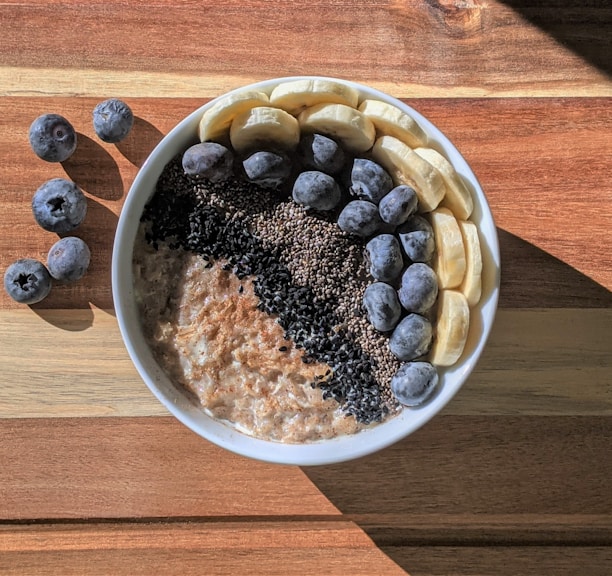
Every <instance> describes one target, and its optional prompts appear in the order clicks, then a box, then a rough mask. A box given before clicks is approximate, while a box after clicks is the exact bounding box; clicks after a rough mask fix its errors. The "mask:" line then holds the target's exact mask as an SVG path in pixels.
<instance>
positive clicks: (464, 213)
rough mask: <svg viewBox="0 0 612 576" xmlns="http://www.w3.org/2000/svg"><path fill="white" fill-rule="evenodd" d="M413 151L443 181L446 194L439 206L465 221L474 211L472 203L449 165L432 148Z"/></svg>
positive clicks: (462, 184)
mask: <svg viewBox="0 0 612 576" xmlns="http://www.w3.org/2000/svg"><path fill="white" fill-rule="evenodd" d="M414 151H415V152H416V153H417V154H418V155H419V156H420V157H421V158H423V159H424V160H426V161H427V162H429V163H430V164H431V165H432V166H433V167H434V168H436V170H438V172H440V174H441V175H442V178H443V179H444V183H445V184H446V194H445V196H444V198H443V199H442V201H441V202H440V204H441V205H442V206H446V207H447V208H450V209H451V210H452V211H453V214H455V216H457V218H459V219H461V220H467V219H468V218H469V217H470V214H471V213H472V210H473V209H474V201H473V199H472V195H471V194H470V191H469V190H468V189H467V188H466V187H465V184H464V183H463V180H461V177H460V176H459V174H457V172H456V171H455V169H454V168H453V166H452V165H451V163H450V162H449V161H448V160H447V159H446V158H444V156H442V154H440V153H439V152H438V151H437V150H434V149H433V148H416V149H415V150H414Z"/></svg>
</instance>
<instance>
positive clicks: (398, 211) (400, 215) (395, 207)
mask: <svg viewBox="0 0 612 576" xmlns="http://www.w3.org/2000/svg"><path fill="white" fill-rule="evenodd" d="M417 203H418V198H417V193H416V191H415V190H414V188H411V187H410V186H406V185H404V184H402V185H401V186H396V187H395V188H393V190H391V192H389V193H388V194H387V195H386V196H385V197H384V198H383V199H382V200H381V201H380V204H379V205H378V211H379V212H380V217H381V218H382V220H383V222H386V223H387V224H393V225H394V226H399V225H400V224H403V223H404V222H406V220H408V218H409V217H410V216H411V215H412V214H414V212H416V209H417Z"/></svg>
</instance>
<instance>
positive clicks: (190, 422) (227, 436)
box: [112, 77, 500, 465]
mask: <svg viewBox="0 0 612 576" xmlns="http://www.w3.org/2000/svg"><path fill="white" fill-rule="evenodd" d="M298 78H307V77H294V78H279V79H274V80H267V81H264V82H259V83H256V84H253V85H250V86H247V87H242V88H240V89H239V90H240V91H241V90H244V89H245V88H254V89H257V90H261V91H264V92H267V93H270V92H271V91H272V89H273V88H274V87H275V86H276V85H277V84H279V83H280V82H284V81H287V80H293V79H298ZM309 78H310V77H309ZM342 82H345V83H347V84H349V85H351V86H353V87H355V88H357V90H358V91H359V92H360V99H365V98H375V99H378V100H383V101H386V102H389V103H391V104H393V105H395V106H397V107H398V108H400V109H402V110H404V111H406V112H407V113H408V114H410V115H411V116H412V117H413V118H414V119H415V120H416V121H417V122H418V123H419V124H420V125H421V127H422V128H423V129H424V130H425V132H426V133H427V135H428V137H429V142H430V143H429V145H430V146H431V147H433V148H436V149H437V150H438V151H439V152H442V153H443V154H444V155H445V156H446V157H447V158H448V159H449V160H450V162H451V163H452V164H453V166H454V167H455V169H456V171H457V173H458V174H459V175H460V176H461V177H462V178H463V180H464V181H465V183H466V185H467V186H468V187H469V188H470V189H471V191H472V193H473V196H474V212H473V215H472V217H471V219H472V220H473V221H474V222H475V223H476V224H477V226H478V230H479V234H480V241H481V247H482V252H483V277H482V298H481V301H480V302H479V303H478V305H477V306H475V307H474V308H473V309H472V310H471V317H470V332H469V335H468V341H467V344H466V348H465V351H464V354H463V356H462V358H461V360H460V361H459V362H458V363H457V364H455V365H454V366H453V367H451V368H449V369H446V370H440V371H439V372H440V386H439V389H438V392H437V394H436V395H435V397H434V398H433V399H431V400H430V401H429V402H427V403H426V404H425V405H423V406H421V407H419V408H416V409H405V410H403V411H402V412H401V413H400V414H399V415H398V416H396V417H393V418H391V419H389V420H388V421H386V422H384V423H382V424H379V425H377V426H374V427H373V428H371V429H368V430H365V431H363V432H360V433H358V434H356V435H352V436H341V437H338V438H334V439H332V440H324V441H320V442H316V443H312V444H280V443H277V442H270V441H266V440H260V439H256V438H252V437H249V436H247V435H245V434H242V433H240V432H238V431H237V430H235V429H234V428H232V427H230V426H229V425H226V424H224V423H222V422H220V421H218V420H215V419H214V418H212V417H210V416H208V415H207V414H206V413H205V412H204V411H203V410H201V409H200V408H199V407H198V406H196V405H195V404H194V403H193V401H192V400H190V399H189V397H188V396H187V394H186V393H184V392H183V391H182V390H181V389H180V388H179V387H177V386H175V385H174V384H173V383H172V382H171V381H170V380H169V379H168V377H167V376H166V375H165V373H164V372H163V371H162V369H161V368H160V367H159V365H158V364H157V362H156V361H155V360H154V358H153V355H152V353H151V351H150V349H149V347H148V346H147V344H146V342H145V339H144V336H143V334H142V330H141V327H140V321H139V314H138V308H137V304H136V302H135V299H134V289H133V276H132V251H133V246H134V242H135V238H136V232H137V229H138V225H139V221H140V217H141V214H142V212H143V209H144V206H145V204H146V203H147V201H148V199H149V198H150V197H151V195H152V194H153V192H154V191H155V185H156V182H157V180H158V178H159V176H160V174H161V172H162V170H163V169H164V166H165V165H166V164H167V163H168V162H169V161H170V160H171V159H172V158H173V157H174V156H175V155H176V154H178V153H179V152H182V151H183V150H185V149H186V148H187V147H188V146H190V145H191V144H194V143H195V142H197V128H198V123H199V121H200V118H201V116H202V113H203V112H204V111H205V110H206V109H207V108H209V107H210V106H211V105H212V104H214V102H215V100H212V101H211V102H209V103H207V104H205V105H204V106H202V107H201V108H199V109H198V110H196V111H194V112H193V113H192V114H190V115H189V116H187V117H186V118H185V119H184V120H182V121H181V122H180V123H179V124H178V125H177V126H176V127H175V128H174V129H173V130H172V131H170V132H169V133H168V135H167V136H166V137H164V138H163V140H162V141H161V142H160V143H159V144H158V146H157V147H156V148H155V149H154V150H153V152H152V153H151V155H150V156H149V157H148V159H147V160H146V161H145V163H144V164H143V166H142V168H141V169H140V171H139V173H138V175H137V177H136V179H135V180H134V183H133V185H132V187H131V188H130V191H129V193H128V195H127V198H126V201H125V204H124V206H123V209H122V212H121V216H120V218H119V224H118V227H117V233H116V237H115V243H114V248H113V260H112V288H113V299H114V305H115V310H116V315H117V320H118V322H119V327H120V330H121V334H122V337H123V340H124V342H125V345H126V348H127V350H128V353H129V355H130V357H131V359H132V361H133V363H134V365H135V366H136V369H137V370H138V372H139V374H140V376H141V377H142V378H143V380H144V381H145V383H146V385H147V386H148V387H149V389H150V390H151V391H152V392H153V394H154V395H155V396H156V397H157V398H158V399H159V401H160V402H162V404H163V405H164V406H165V407H166V408H167V409H168V410H169V412H171V413H172V414H173V415H174V416H175V417H176V418H178V419H179V420H180V421H181V422H182V423H183V424H185V425H186V426H188V427H189V428H190V429H192V430H193V431H194V432H196V433H197V434H199V435H200V436H202V437H204V438H206V439H208V440H210V441H211V442H214V443H215V444H217V445H219V446H221V447H223V448H226V449H228V450H231V451H233V452H236V453H238V454H242V455H244V456H248V457H251V458H255V459H259V460H265V461H268V462H275V463H283V464H297V465H315V464H330V463H335V462H341V461H345V460H350V459H353V458H357V457H361V456H365V455H367V454H370V453H372V452H375V451H378V450H380V449H382V448H384V447H386V446H389V445H390V444H393V443H395V442H397V441H398V440H400V439H401V438H404V437H405V436H407V435H409V434H411V433H412V432H414V431H415V430H417V429H418V428H419V427H421V426H422V425H423V424H425V423H426V422H427V421H428V420H429V419H431V418H432V417H433V416H434V415H435V414H437V413H438V412H439V411H440V410H441V409H442V408H443V407H444V406H445V405H446V404H447V403H448V402H449V401H450V399H451V398H452V397H453V396H454V395H455V394H456V393H457V391H458V390H459V388H460V387H461V386H462V384H463V383H464V382H465V380H466V379H467V377H468V375H469V374H470V373H471V372H472V370H473V369H474V366H475V365H476V362H477V361H478V359H479V357H480V355H481V353H482V350H483V348H484V346H485V343H486V340H487V338H488V336H489V334H490V331H491V328H492V325H493V320H494V316H495V311H496V308H497V300H498V293H499V269H500V258H499V246H498V240H497V230H496V227H495V223H494V220H493V216H492V214H491V211H490V209H489V206H488V203H487V201H486V198H485V195H484V192H483V191H482V188H481V186H480V184H479V183H478V180H477V179H476V176H475V175H474V174H473V172H472V170H471V169H470V167H469V166H468V164H467V162H466V161H465V159H464V158H463V157H462V156H461V154H460V153H459V152H458V150H457V149H456V148H455V147H454V146H453V144H452V143H451V142H450V141H449V140H448V139H447V138H446V137H445V136H444V134H442V132H440V130H438V129H437V128H436V127H435V126H434V125H433V124H432V123H431V122H429V121H428V120H427V119H426V118H424V117H423V116H422V115H421V114H419V113H418V112H417V111H416V110H414V109H412V108H411V107H409V106H407V105H406V104H404V103H403V102H401V101H399V100H396V99H395V98H392V97H390V96H388V95H386V94H384V93H382V92H379V91H377V90H374V89H372V88H369V87H366V86H362V85H360V84H356V83H353V82H348V81H345V80H342Z"/></svg>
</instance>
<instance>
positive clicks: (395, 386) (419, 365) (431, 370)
mask: <svg viewBox="0 0 612 576" xmlns="http://www.w3.org/2000/svg"><path fill="white" fill-rule="evenodd" d="M437 384H438V372H437V370H436V369H435V367H434V366H432V365H431V364H429V362H408V363H406V364H403V365H402V366H401V367H400V368H399V369H398V371H397V372H396V373H395V376H393V378H392V379H391V391H392V392H393V394H394V395H395V397H396V398H397V400H398V401H399V402H400V403H402V404H404V405H405V406H412V407H414V406H419V405H421V404H423V402H425V401H426V400H427V399H428V398H429V397H430V396H431V394H432V393H433V391H434V390H435V388H436V386H437Z"/></svg>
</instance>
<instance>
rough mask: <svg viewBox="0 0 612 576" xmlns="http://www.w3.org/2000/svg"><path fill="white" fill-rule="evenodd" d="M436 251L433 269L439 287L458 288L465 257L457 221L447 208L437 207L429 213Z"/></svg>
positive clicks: (464, 267) (462, 275)
mask: <svg viewBox="0 0 612 576" xmlns="http://www.w3.org/2000/svg"><path fill="white" fill-rule="evenodd" d="M429 221H430V222H431V227H432V228H433V231H434V240H435V243H436V251H435V253H434V257H433V261H432V263H433V269H434V271H435V272H436V274H437V276H438V286H439V287H440V288H441V289H446V288H458V287H459V286H460V285H461V283H462V282H463V278H464V277H465V269H466V259H465V247H464V245H463V236H462V234H461V230H460V229H459V223H458V222H457V219H456V218H455V216H454V215H453V213H452V212H451V211H450V210H449V209H448V208H438V209H437V210H434V211H433V212H432V213H431V214H430V215H429Z"/></svg>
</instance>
